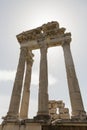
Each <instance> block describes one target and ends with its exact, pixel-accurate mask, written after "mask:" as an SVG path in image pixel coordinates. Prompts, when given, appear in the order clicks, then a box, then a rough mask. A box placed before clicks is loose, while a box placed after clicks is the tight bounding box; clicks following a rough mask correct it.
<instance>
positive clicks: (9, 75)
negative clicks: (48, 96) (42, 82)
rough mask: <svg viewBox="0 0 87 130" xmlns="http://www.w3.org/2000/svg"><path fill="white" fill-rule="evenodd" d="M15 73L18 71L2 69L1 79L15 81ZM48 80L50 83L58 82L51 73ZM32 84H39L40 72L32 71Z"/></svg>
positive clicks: (0, 72) (0, 71)
mask: <svg viewBox="0 0 87 130" xmlns="http://www.w3.org/2000/svg"><path fill="white" fill-rule="evenodd" d="M15 73H16V71H11V70H9V71H8V70H0V81H13V80H14V79H15ZM48 80H49V81H48V82H49V85H53V84H55V83H56V78H54V77H53V76H52V75H51V74H49V77H48ZM31 84H32V85H37V84H39V74H38V72H32V79H31Z"/></svg>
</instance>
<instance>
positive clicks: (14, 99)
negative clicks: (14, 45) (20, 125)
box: [7, 48, 27, 119]
mask: <svg viewBox="0 0 87 130" xmlns="http://www.w3.org/2000/svg"><path fill="white" fill-rule="evenodd" d="M26 52H27V50H26V48H21V50H20V57H19V63H18V67H17V72H16V77H15V81H14V86H13V91H12V96H11V101H10V106H9V111H8V113H7V117H8V118H13V119H14V118H18V114H19V105H20V98H21V90H22V83H23V76H24V69H25V58H26Z"/></svg>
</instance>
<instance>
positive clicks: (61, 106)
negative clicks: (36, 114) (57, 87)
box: [49, 100, 70, 120]
mask: <svg viewBox="0 0 87 130" xmlns="http://www.w3.org/2000/svg"><path fill="white" fill-rule="evenodd" d="M49 114H50V116H51V119H52V120H56V119H70V114H69V109H68V108H65V103H64V102H63V101H62V100H59V101H55V100H50V101H49Z"/></svg>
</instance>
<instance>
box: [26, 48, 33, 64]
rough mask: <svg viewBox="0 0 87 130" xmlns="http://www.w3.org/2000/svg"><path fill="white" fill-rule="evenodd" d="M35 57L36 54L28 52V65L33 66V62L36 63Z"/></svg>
mask: <svg viewBox="0 0 87 130" xmlns="http://www.w3.org/2000/svg"><path fill="white" fill-rule="evenodd" d="M33 57H34V54H33V53H32V51H31V50H28V51H27V56H26V61H27V64H28V65H30V66H32V64H33V61H34V60H33Z"/></svg>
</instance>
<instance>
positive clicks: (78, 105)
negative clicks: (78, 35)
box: [62, 41, 85, 116]
mask: <svg viewBox="0 0 87 130" xmlns="http://www.w3.org/2000/svg"><path fill="white" fill-rule="evenodd" d="M62 47H63V52H64V59H65V66H66V73H67V81H68V87H69V95H70V100H71V107H72V115H73V116H80V115H81V114H82V115H84V114H85V111H84V106H83V102H82V97H81V93H80V88H79V83H78V79H77V76H76V72H75V67H74V63H73V58H72V55H71V50H70V41H65V43H63V45H62Z"/></svg>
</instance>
